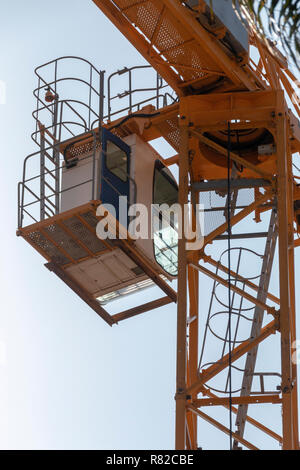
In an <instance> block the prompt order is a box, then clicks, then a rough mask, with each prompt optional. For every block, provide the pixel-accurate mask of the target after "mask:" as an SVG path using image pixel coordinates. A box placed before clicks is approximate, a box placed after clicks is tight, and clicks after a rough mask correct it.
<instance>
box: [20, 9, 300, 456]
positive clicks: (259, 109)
mask: <svg viewBox="0 0 300 470" xmlns="http://www.w3.org/2000/svg"><path fill="white" fill-rule="evenodd" d="M93 2H94V3H95V5H96V6H97V7H98V8H99V10H101V12H103V13H104V14H105V15H106V16H107V17H108V18H109V20H110V21H111V22H112V23H113V24H114V26H115V27H116V28H117V29H118V30H119V31H120V32H121V33H122V34H123V35H124V36H125V38H127V39H128V40H129V41H130V43H131V44H132V45H133V46H134V47H135V48H136V50H137V51H138V52H139V53H140V54H141V55H142V56H143V57H144V59H145V60H146V61H147V63H148V64H149V66H147V67H149V69H151V70H154V71H155V72H156V73H157V84H156V88H155V93H154V95H153V100H152V101H151V100H150V99H149V100H147V99H146V100H144V101H143V102H140V103H137V104H136V105H135V104H134V103H133V101H132V99H133V90H132V88H130V87H131V85H130V87H129V89H128V90H127V91H126V93H125V95H122V97H124V96H126V97H128V98H129V105H128V106H127V107H126V108H124V109H121V110H119V112H118V113H114V112H112V108H111V103H112V100H113V98H114V97H113V96H112V95H111V93H110V91H111V90H110V84H111V79H112V78H113V77H112V76H110V78H109V81H108V100H109V103H108V114H107V115H105V112H104V108H103V103H104V72H103V71H100V72H99V70H97V69H96V68H95V67H94V66H93V65H92V64H90V63H89V62H87V61H84V66H85V67H86V68H87V70H88V77H89V78H87V79H84V80H83V79H82V78H81V79H77V80H78V82H80V83H82V84H83V85H84V86H86V87H87V89H88V103H81V105H82V106H83V107H85V108H84V109H85V113H86V114H85V117H83V114H80V113H79V111H78V108H77V106H78V103H79V100H71V99H62V98H61V91H60V86H61V84H62V83H63V80H65V79H63V78H60V76H59V65H60V62H61V61H62V60H64V61H68V60H79V59H78V58H71V57H64V58H59V59H55V60H54V61H51V62H49V63H47V64H43V66H40V67H38V68H37V69H36V75H37V79H38V86H37V88H36V90H35V92H34V93H35V96H36V98H37V110H36V111H35V112H34V117H35V119H36V131H35V132H34V134H33V138H34V140H35V142H36V143H37V144H38V146H39V150H38V152H36V153H35V154H32V155H31V156H29V157H26V159H25V162H24V170H23V179H22V181H21V182H20V183H19V207H18V210H19V226H18V235H20V236H22V237H23V238H24V239H25V240H26V241H27V242H28V243H30V244H31V245H32V246H33V247H34V248H35V249H36V250H37V251H39V252H40V253H41V255H42V256H43V257H45V258H46V260H47V264H46V266H47V267H48V269H49V270H50V271H52V272H54V273H55V274H56V275H57V276H58V277H59V278H61V279H62V280H63V281H64V282H65V283H66V284H67V285H68V286H69V287H70V288H71V289H72V290H73V291H74V292H75V293H76V294H77V295H79V297H81V299H82V300H83V301H85V302H86V303H87V304H88V305H89V306H90V307H91V308H92V309H93V310H95V312H96V313H97V314H98V315H99V316H100V317H102V318H103V319H104V320H105V321H106V322H107V323H108V324H109V325H110V326H112V325H114V324H117V323H118V322H120V321H124V320H126V319H128V318H130V317H132V316H135V315H141V314H143V313H144V312H146V311H150V310H153V309H156V308H160V307H161V306H163V305H167V304H175V303H176V304H177V356H176V364H177V366H176V394H175V403H176V420H175V447H176V449H178V450H184V449H187V450H197V449H198V448H199V445H198V438H199V437H200V438H201V435H200V433H199V429H198V425H199V420H204V421H206V422H207V423H209V424H211V425H212V426H213V427H214V428H216V430H219V431H221V432H224V433H225V434H228V435H229V436H230V448H232V449H240V448H247V449H252V450H256V449H257V448H258V446H257V445H256V444H254V443H252V442H250V441H249V440H248V439H246V437H245V433H246V429H247V426H249V425H251V426H254V427H255V428H256V429H258V430H259V431H260V432H262V433H264V434H266V435H267V436H269V437H270V438H272V439H274V440H275V442H277V443H279V444H280V445H281V446H282V448H283V449H285V450H287V449H290V450H299V430H298V426H299V422H298V394H297V393H298V392H297V349H296V344H297V343H296V305H295V296H296V294H295V250H296V247H297V246H299V245H300V238H299V233H300V185H299V184H298V183H299V178H300V173H299V171H298V169H297V166H296V164H295V162H294V161H293V157H294V156H295V155H296V154H297V153H298V152H299V151H300V123H299V118H300V103H299V98H298V95H297V88H298V82H297V78H296V77H295V75H294V74H293V73H292V71H291V70H290V69H289V65H288V61H287V59H286V57H285V56H284V55H283V53H282V52H281V51H280V50H279V48H277V47H276V45H275V44H274V43H273V42H271V41H270V40H269V39H266V38H262V37H261V35H260V34H259V32H258V31H257V29H256V27H255V25H254V24H253V23H252V22H251V18H248V21H247V20H245V16H244V14H242V13H243V12H241V11H240V10H239V9H234V7H233V6H232V2H231V0H218V1H212V2H211V1H210V0H186V1H180V0H93ZM47 67H48V68H49V67H52V69H53V70H54V72H53V73H54V75H53V79H51V80H49V78H45V75H44V74H43V72H44V70H45V69H46V68H47ZM133 69H134V67H133V68H129V67H125V68H124V69H123V70H121V71H120V70H119V71H118V72H116V74H113V75H116V76H120V75H126V76H128V77H129V84H130V83H131V77H132V73H133ZM95 83H97V84H98V86H96V85H95ZM45 90H46V95H45V96H43V93H44V91H45ZM166 90H169V91H168V92H167V91H166ZM120 96H121V95H119V98H120ZM162 97H163V99H162V100H161V98H162ZM151 99H152V98H151ZM95 103H96V105H94V104H95ZM66 111H68V112H69V114H70V113H71V114H72V115H73V118H72V119H70V118H66V119H64V113H66ZM44 115H45V116H46V115H47V116H48V118H44V117H43V116H44ZM47 119H48V120H49V121H48V124H47V123H46V120H47ZM70 129H72V130H71V131H70ZM68 133H69V134H68ZM67 134H68V135H67ZM157 138H163V139H165V141H166V142H168V143H169V144H170V145H171V147H172V148H173V149H174V152H175V155H174V156H173V157H171V158H168V159H167V158H163V156H162V155H160V154H159V152H157V151H156V150H154V149H153V147H152V146H151V141H152V140H154V139H157ZM32 161H35V162H37V161H38V165H39V170H40V171H39V177H38V188H39V189H38V190H36V189H33V188H32V186H31V184H32V178H31V177H30V174H29V173H30V171H29V163H30V162H32ZM61 162H62V164H61ZM172 165H177V166H178V168H179V181H178V184H177V182H176V179H175V178H174V176H173V175H172V173H171V171H170V170H169V167H171V166H172ZM119 196H126V198H127V202H128V201H129V206H130V205H131V204H132V203H139V204H145V205H146V206H149V205H150V204H151V203H154V204H160V203H167V204H168V205H169V206H171V205H172V204H173V203H176V202H178V203H179V206H180V208H181V216H180V217H179V221H178V227H177V228H176V227H175V225H174V223H172V222H169V224H167V225H165V226H164V227H163V228H162V227H161V225H162V224H161V222H162V218H163V216H162V217H161V216H159V215H157V214H153V213H151V214H150V215H149V219H148V221H147V222H148V223H149V224H150V223H151V219H152V221H153V219H155V220H156V221H157V222H158V228H157V231H155V233H154V240H153V241H152V240H149V239H143V240H135V239H134V238H133V237H132V236H130V234H128V224H129V222H130V218H128V216H127V215H125V217H124V215H122V214H123V211H122V207H121V200H120V198H119ZM28 197H31V198H32V199H31V200H29V199H28ZM199 203H200V204H203V207H204V229H203V230H202V232H201V235H202V237H201V244H200V245H197V244H194V245H193V247H192V248H189V244H188V241H189V239H188V236H187V234H186V233H185V230H183V228H184V222H185V221H186V219H185V215H184V214H185V210H184V209H185V207H186V206H189V207H191V227H192V229H194V231H195V232H197V230H196V229H197V227H198V219H199V213H198V211H199ZM107 204H110V207H112V211H111V213H110V214H109V210H108V211H107V206H106V205H107ZM125 204H126V203H125ZM104 206H105V207H106V212H105V210H104V209H105V207H104ZM33 207H36V208H37V214H36V215H34V216H33V215H32V212H31V211H32V208H33ZM103 207H104V209H103ZM125 213H126V211H125ZM107 214H108V215H107ZM28 216H29V217H31V218H33V219H34V220H33V223H32V220H31V223H27V222H26V221H25V220H26V218H27V217H28ZM104 218H105V221H106V224H107V225H106V229H107V231H108V232H112V231H113V229H116V231H117V235H118V237H117V239H105V238H104V236H102V238H101V233H102V232H101V233H100V234H99V232H98V223H99V221H100V222H101V221H103V219H104ZM261 220H263V221H267V229H266V230H265V231H261V230H259V229H257V227H260V226H261V225H263V224H261V225H259V223H260V222H261ZM96 233H97V235H96ZM178 233H179V234H180V236H178ZM102 235H103V233H102ZM120 235H121V236H120ZM236 240H238V241H239V243H240V245H239V246H238V247H237V246H235V245H234V242H236ZM224 243H225V244H226V246H225V249H224V250H223V252H221V253H220V246H222V247H224ZM256 243H257V245H258V244H259V243H260V244H261V243H263V250H262V252H257V251H256V250H255V244H256ZM276 247H277V248H276ZM276 249H277V250H278V256H277V254H276ZM218 254H219V257H218V256H217V255H218ZM277 258H278V262H277ZM274 260H275V261H274ZM251 267H254V268H255V269H256V270H257V271H256V273H255V275H250V274H249V271H251V269H250V268H251ZM272 273H273V275H277V276H278V280H279V291H278V293H276V294H274V293H272V292H270V286H271V274H272ZM200 276H206V277H207V278H209V279H212V281H213V287H212V291H211V292H209V293H208V292H207V291H206V292H203V291H202V289H201V282H199V280H200V279H201V277H200ZM175 279H177V288H176V289H174V288H173V287H172V284H171V283H172V281H173V280H175ZM151 285H157V286H158V287H159V288H160V289H161V290H162V292H163V294H164V296H163V297H160V298H158V299H154V300H152V301H151V302H148V303H146V304H143V305H139V306H137V307H134V308H131V309H128V310H125V311H122V312H119V313H116V314H114V315H110V314H109V313H108V312H107V310H106V309H105V304H106V303H107V302H110V301H112V300H113V299H114V298H120V296H124V298H126V295H128V294H129V293H130V292H138V291H140V290H141V289H142V288H146V287H149V286H151ZM204 297H205V298H207V299H210V300H209V307H208V314H207V320H206V322H205V323H204V327H203V330H201V331H200V330H199V326H200V320H201V318H200V313H199V312H200V304H201V299H202V298H204ZM240 334H242V337H241V336H240ZM275 337H276V338H279V339H280V341H278V342H274V343H272V344H274V346H272V347H274V348H276V353H277V354H278V358H279V361H278V364H277V365H276V371H275V372H273V371H272V372H270V371H265V370H264V371H262V372H260V371H258V370H257V364H258V363H259V354H260V352H261V351H264V349H263V348H264V345H265V344H269V343H268V342H269V341H273V339H274V338H275ZM269 354H270V349H269ZM274 362H276V360H275V354H274ZM259 364H260V363H259ZM276 380H277V383H278V384H277V386H276V387H273V389H272V386H273V385H272V386H271V387H270V386H269V383H271V384H273V383H275V382H276ZM257 383H258V384H259V387H258V388H259V390H258V391H257V390H256V384H257ZM269 388H271V389H272V390H269ZM267 404H268V405H269V406H270V407H273V408H276V407H278V408H281V410H282V413H281V418H280V417H279V421H280V420H281V426H279V428H281V432H280V433H278V431H277V430H276V432H275V430H272V429H271V428H270V427H269V426H268V425H267V424H266V422H265V419H264V418H265V416H264V413H265V409H266V408H265V405H267ZM250 405H251V407H252V408H251V409H253V407H257V408H259V407H260V409H261V413H260V419H256V418H254V417H252V416H251V415H250V414H249V406H250ZM203 408H204V409H205V411H203ZM206 408H208V411H207V410H206ZM215 409H218V410H220V409H222V410H225V411H226V413H228V410H229V425H225V424H224V422H223V421H222V420H221V419H218V418H215V417H212V416H211V413H210V410H215ZM234 417H235V421H234V419H233V418H234Z"/></svg>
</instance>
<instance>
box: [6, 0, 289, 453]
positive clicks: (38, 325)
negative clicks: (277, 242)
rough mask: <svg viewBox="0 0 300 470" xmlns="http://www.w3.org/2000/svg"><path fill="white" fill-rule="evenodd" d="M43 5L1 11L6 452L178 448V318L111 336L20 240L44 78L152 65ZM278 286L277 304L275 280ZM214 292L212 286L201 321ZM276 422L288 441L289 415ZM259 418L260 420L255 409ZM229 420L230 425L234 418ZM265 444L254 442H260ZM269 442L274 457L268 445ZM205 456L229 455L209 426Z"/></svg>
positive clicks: (96, 26) (163, 315)
mask: <svg viewBox="0 0 300 470" xmlns="http://www.w3.org/2000/svg"><path fill="white" fill-rule="evenodd" d="M43 5H44V6H43V7H41V2H39V1H37V0H28V1H26V2H22V1H20V0H18V1H16V0H12V1H10V2H5V4H4V5H2V6H1V20H0V21H1V30H0V39H1V44H2V50H1V61H0V80H3V81H4V82H5V83H6V91H7V95H6V104H5V105H0V155H1V160H0V161H1V173H2V178H1V182H2V184H1V205H2V207H1V221H2V232H1V268H0V280H1V288H2V289H1V290H2V298H1V312H0V353H1V354H0V355H1V361H0V377H1V379H0V448H10V449H14V448H22V449H42V448H51V449H63V448H68V449H89V448H95V449H114V448H115V449H146V448H152V449H168V448H173V446H174V401H173V397H174V393H175V343H176V324H175V319H176V307H175V306H167V307H163V308H161V309H160V310H156V311H154V312H149V313H147V314H145V315H143V316H140V317H137V318H134V319H131V320H129V321H127V322H124V323H121V324H120V325H119V326H115V327H113V328H110V327H108V326H107V325H106V324H105V323H104V322H103V321H102V320H101V319H100V318H99V317H98V316H97V315H96V314H95V313H94V312H93V311H92V310H90V309H89V307H87V306H86V305H85V304H84V303H83V302H82V301H81V300H80V299H78V298H77V297H76V296H75V294H73V293H72V292H71V291H70V290H69V289H68V288H67V287H66V286H65V285H64V284H63V283H62V282H61V281H60V280H58V279H57V278H56V277H55V276H54V275H53V274H51V273H49V271H48V270H47V269H45V267H44V266H43V263H44V261H43V259H42V258H41V256H40V255H38V254H37V253H36V252H35V251H34V250H33V249H32V248H31V247H30V246H29V245H27V244H26V243H25V242H24V241H23V240H22V239H20V238H19V239H18V238H17V237H16V236H15V230H16V224H17V210H16V208H17V203H16V194H17V181H19V179H20V177H21V171H22V162H23V159H24V157H25V156H26V155H27V154H29V153H31V152H33V151H35V150H36V148H35V147H34V144H33V143H32V141H31V139H30V134H31V132H32V131H33V130H34V122H33V119H32V117H31V112H32V110H33V109H34V106H35V102H34V100H33V97H32V89H33V88H34V87H35V86H36V82H35V78H34V74H33V69H34V68H35V67H36V66H37V65H39V64H41V63H44V62H47V61H48V60H51V59H54V58H56V57H59V56H63V55H77V56H82V57H85V58H86V59H88V60H90V61H91V62H92V63H93V64H94V65H95V66H96V67H98V68H101V69H105V70H106V71H107V72H108V73H111V72H112V71H115V70H116V69H119V68H122V67H123V66H124V65H137V64H143V63H144V60H143V59H142V58H141V57H140V56H139V54H138V53H137V52H136V51H135V49H134V48H133V46H131V45H130V44H129V43H128V42H127V41H126V40H125V39H124V37H123V36H122V35H121V34H120V33H119V32H118V31H117V30H116V29H115V28H114V27H113V25H112V24H111V23H110V22H109V21H108V20H107V19H106V17H105V16H104V15H103V14H102V13H101V12H100V11H99V10H98V9H97V8H96V6H95V5H94V4H93V2H92V1H91V0H53V1H52V2H51V3H48V4H47V3H46V2H45V3H43ZM163 151H164V156H168V150H165V149H163ZM259 243H260V242H256V241H254V242H252V244H251V243H250V242H249V243H247V246H248V247H249V246H253V247H257V246H258V245H259ZM224 246H225V245H224V244H222V248H223V249H224ZM210 251H211V249H210ZM219 251H220V248H217V249H214V253H213V255H214V258H217V256H218V252H219ZM272 286H273V289H272V291H274V292H276V288H277V282H276V279H274V280H273V281H272ZM210 287H211V284H210V282H209V281H206V280H203V279H202V280H201V284H200V295H201V317H202V321H204V320H205V318H206V314H207V305H208V301H209V297H208V296H207V292H208V289H210ZM155 295H156V292H155V293H154V292H153V290H150V291H147V292H145V293H143V294H142V295H139V297H138V299H136V298H128V301H126V304H124V300H123V301H122V302H118V303H115V304H113V306H112V307H111V308H112V310H113V311H114V312H117V311H121V310H122V309H127V308H130V306H132V305H136V304H137V303H138V302H139V301H140V302H144V301H148V300H151V299H152V298H153V297H154V296H155ZM272 341H273V342H270V344H269V345H266V353H265V355H263V357H262V359H261V360H260V363H259V365H260V366H261V367H260V369H262V368H263V366H264V364H268V365H269V369H272V368H273V369H274V370H276V363H275V360H274V353H273V351H274V350H275V348H274V344H275V343H274V340H272ZM275 341H276V339H275ZM273 365H274V367H273ZM267 369H268V366H267ZM269 369H268V370H269ZM252 408H253V407H252ZM266 410H267V411H266V416H267V420H269V421H270V422H271V423H272V424H273V427H274V429H275V430H277V431H278V432H280V428H278V424H277V423H280V409H279V407H278V408H277V411H276V413H274V411H273V408H271V407H270V406H269V407H266ZM209 411H210V410H209ZM217 413H219V411H217ZM255 414H256V415H258V416H259V415H260V414H261V413H260V412H259V411H258V410H256V409H254V408H253V413H252V415H253V416H254V415H255ZM218 416H219V414H218ZM220 417H221V415H220ZM221 419H223V422H224V423H225V424H228V414H226V412H225V415H224V414H223V415H222V418H221ZM226 420H227V421H226ZM258 436H259V437H258ZM260 436H261V434H259V433H257V431H255V430H253V429H252V430H251V429H250V430H249V432H248V437H249V439H250V438H251V437H252V438H253V439H254V440H255V439H256V440H257V439H261V437H260ZM262 442H263V443H264V445H265V446H267V447H268V446H269V447H271V445H273V443H272V441H271V440H269V439H268V438H263V440H262ZM199 445H201V446H202V447H204V448H210V449H214V448H228V438H227V437H226V436H225V435H223V434H222V433H220V432H219V431H217V430H215V429H214V428H212V427H211V426H210V425H208V424H206V423H202V422H201V424H200V433H199ZM274 448H277V446H276V445H275V447H274Z"/></svg>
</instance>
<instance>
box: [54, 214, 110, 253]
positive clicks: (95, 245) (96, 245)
mask: <svg viewBox="0 0 300 470" xmlns="http://www.w3.org/2000/svg"><path fill="white" fill-rule="evenodd" d="M63 224H64V225H65V226H66V227H67V228H68V229H69V230H71V231H72V233H74V235H75V236H76V238H78V239H79V240H80V241H81V242H82V243H84V245H86V246H87V247H88V248H89V250H91V251H92V252H93V253H99V252H101V251H103V250H106V249H107V247H106V246H105V245H104V243H102V242H101V240H99V238H98V237H97V235H96V232H95V234H93V233H92V232H90V230H89V229H88V228H87V227H86V226H85V225H84V224H83V223H82V222H80V220H78V219H77V218H76V217H72V218H71V219H67V220H64V221H63Z"/></svg>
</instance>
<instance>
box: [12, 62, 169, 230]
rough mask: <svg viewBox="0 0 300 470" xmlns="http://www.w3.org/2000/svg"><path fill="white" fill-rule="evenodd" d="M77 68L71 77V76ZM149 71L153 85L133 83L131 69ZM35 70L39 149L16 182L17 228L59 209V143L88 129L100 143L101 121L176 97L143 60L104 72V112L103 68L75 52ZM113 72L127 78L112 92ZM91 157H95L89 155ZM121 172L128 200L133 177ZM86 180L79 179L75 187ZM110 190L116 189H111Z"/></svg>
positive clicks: (72, 139)
mask: <svg viewBox="0 0 300 470" xmlns="http://www.w3.org/2000/svg"><path fill="white" fill-rule="evenodd" d="M78 67H79V69H78V73H77V76H72V75H73V74H74V71H75V69H76V68H78ZM150 71H152V74H153V80H154V84H153V85H151V84H149V86H148V87H147V86H142V87H140V86H137V87H135V82H136V80H135V74H136V73H138V72H143V73H147V76H150V74H149V72H150ZM35 74H36V76H37V80H38V83H37V87H36V88H35V90H34V91H33V94H34V97H35V99H36V109H35V110H34V111H33V113H32V116H33V118H34V120H35V123H36V125H35V130H34V132H33V133H32V135H31V137H32V140H33V141H34V142H35V143H36V144H37V145H38V147H39V150H38V151H37V152H34V153H32V154H30V155H28V156H27V157H26V158H25V160H24V165H23V175H22V181H21V182H20V183H19V185H18V227H22V226H24V225H26V224H27V223H33V222H38V221H40V220H44V219H45V218H48V217H52V216H53V215H55V214H57V213H59V211H60V198H61V195H62V192H64V191H66V190H65V189H64V190H63V191H62V189H61V173H62V168H63V166H64V164H63V160H62V158H63V157H64V158H65V155H62V154H61V148H62V147H64V148H65V149H66V148H68V142H72V145H73V144H74V142H75V140H76V142H78V140H80V138H85V137H86V136H87V135H88V133H91V135H93V136H94V137H93V140H94V141H95V140H97V145H100V146H101V132H100V133H99V129H100V128H101V125H102V123H103V122H108V121H110V120H111V119H112V118H116V117H118V116H119V115H124V114H125V115H128V114H130V113H133V112H134V111H138V110H140V109H141V108H142V107H144V106H146V105H147V104H152V105H153V106H154V108H156V109H159V108H161V107H164V106H167V105H169V104H172V103H174V102H175V101H176V100H177V97H176V96H175V95H173V93H174V92H173V91H172V89H171V88H170V87H169V86H168V85H167V84H166V83H165V82H164V81H163V79H162V78H161V77H160V76H159V75H158V74H157V73H156V72H155V71H154V70H153V69H152V68H151V66H148V65H145V66H135V67H130V68H128V67H125V68H124V69H123V70H119V71H117V72H114V73H112V74H111V75H110V76H109V77H108V79H107V83H106V87H107V114H105V112H104V98H105V81H104V76H105V72H104V71H102V70H98V69H97V68H96V67H95V66H94V65H93V64H91V63H90V62H89V61H87V60H85V59H82V58H80V57H75V56H64V57H59V58H57V59H54V60H52V61H49V62H47V63H45V64H43V65H40V66H39V67H37V68H36V69H35ZM116 77H123V78H125V79H126V80H127V85H126V86H125V88H126V89H125V90H124V91H123V92H120V93H118V92H117V93H113V89H114V85H115V83H116ZM142 83H144V81H142ZM124 100H127V102H126V103H125V102H124ZM96 136H97V137H96ZM91 158H93V159H95V154H93V156H92V157H91ZM94 163H95V162H94ZM32 168H34V170H32ZM127 176H128V178H129V180H130V184H131V186H132V187H133V194H134V195H133V199H134V198H135V195H136V185H135V181H134V180H133V179H132V177H131V175H127ZM95 179H96V175H91V178H90V179H89V181H90V182H93V185H94V184H95V183H94V181H95ZM87 182H88V181H82V182H81V183H80V184H79V186H81V185H84V184H86V183H87ZM108 184H109V185H111V182H110V181H108ZM69 189H72V188H69ZM113 189H114V190H115V191H116V192H118V191H117V188H113ZM93 194H94V192H93ZM37 208H38V210H36V209H37Z"/></svg>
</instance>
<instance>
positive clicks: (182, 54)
mask: <svg viewBox="0 0 300 470" xmlns="http://www.w3.org/2000/svg"><path fill="white" fill-rule="evenodd" d="M115 3H116V4H117V5H118V6H119V8H120V9H122V13H123V15H124V16H126V17H127V19H128V20H129V21H130V22H131V23H132V24H134V25H135V26H136V27H137V28H139V29H140V30H141V31H142V33H143V34H144V35H145V36H146V37H147V38H148V39H149V40H151V42H152V44H153V46H155V47H156V48H157V49H158V50H159V51H160V53H161V54H162V55H163V56H164V57H165V58H166V59H167V60H168V61H170V62H171V63H172V64H174V67H175V68H176V69H177V71H178V72H179V73H180V75H181V76H183V78H184V80H185V81H188V80H193V79H197V78H201V77H204V76H206V75H207V74H206V72H204V71H203V70H201V69H206V70H207V69H209V70H214V71H216V72H218V71H221V70H220V68H219V67H218V64H216V63H215V62H214V61H213V60H212V59H211V57H210V56H209V55H208V54H207V53H206V52H205V51H203V49H202V48H201V47H200V46H199V45H198V44H197V43H196V41H193V36H192V35H191V34H190V32H189V30H188V29H187V28H185V27H184V26H183V25H182V24H181V23H180V22H179V21H177V19H176V18H175V17H174V16H173V15H172V14H171V12H170V11H169V10H166V9H164V10H163V8H162V6H163V5H162V4H161V2H159V1H158V0H152V1H150V0H149V1H148V2H144V1H143V2H140V3H137V2H133V1H132V0H115ZM177 64H178V65H177ZM182 66H184V67H182Z"/></svg>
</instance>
